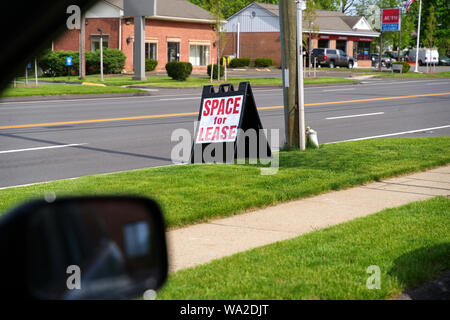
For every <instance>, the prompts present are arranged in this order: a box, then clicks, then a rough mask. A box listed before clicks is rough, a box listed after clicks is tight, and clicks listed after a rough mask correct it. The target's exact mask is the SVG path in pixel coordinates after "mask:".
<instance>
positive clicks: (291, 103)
mask: <svg viewBox="0 0 450 320" xmlns="http://www.w3.org/2000/svg"><path fill="white" fill-rule="evenodd" d="M278 5H279V11H280V31H281V64H282V66H281V67H282V74H283V102H284V128H285V137H286V144H287V147H288V148H293V147H298V146H299V108H298V96H297V95H298V92H297V81H298V79H297V76H296V75H297V26H296V11H297V10H296V3H295V0H280V1H279V4H278ZM300 63H301V60H300Z"/></svg>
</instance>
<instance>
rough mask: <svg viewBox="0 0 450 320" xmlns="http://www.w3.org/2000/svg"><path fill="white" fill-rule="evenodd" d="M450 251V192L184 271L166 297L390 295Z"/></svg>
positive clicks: (437, 265)
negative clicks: (374, 281) (375, 277)
mask: <svg viewBox="0 0 450 320" xmlns="http://www.w3.org/2000/svg"><path fill="white" fill-rule="evenodd" d="M449 253H450V199H448V198H445V197H437V198H434V199H431V200H427V201H423V202H415V203H411V204H408V205H405V206H402V207H398V208H393V209H388V210H383V211H381V212H379V213H377V214H374V215H370V216H367V217H364V218H359V219H356V220H353V221H350V222H347V223H343V224H340V225H337V226H334V227H330V228H327V229H323V230H319V231H314V232H311V233H309V234H306V235H303V236H300V237H297V238H294V239H292V240H286V241H282V242H278V243H275V244H271V245H268V246H264V247H261V248H257V249H253V250H251V251H246V252H242V253H239V254H235V255H233V256H230V257H227V258H223V259H220V260H215V261H213V262H211V263H208V264H205V265H201V266H198V267H194V268H190V269H186V270H181V271H178V272H176V273H174V274H172V275H170V276H169V281H168V283H167V284H166V285H165V287H164V288H163V289H162V291H161V292H159V293H158V298H159V299H188V300H191V299H386V298H391V297H393V296H396V295H398V294H400V293H401V292H403V291H404V290H405V289H407V288H411V287H415V286H417V285H420V284H422V283H424V282H426V281H428V280H431V279H433V278H434V277H437V276H438V275H439V273H440V272H441V271H443V270H448V269H449V268H450V254H449ZM372 265H376V266H378V267H379V268H380V275H381V276H380V280H381V281H380V289H379V290H378V289H372V290H369V289H368V288H367V285H366V282H367V279H368V278H369V277H370V276H371V274H369V273H367V268H368V267H369V266H372Z"/></svg>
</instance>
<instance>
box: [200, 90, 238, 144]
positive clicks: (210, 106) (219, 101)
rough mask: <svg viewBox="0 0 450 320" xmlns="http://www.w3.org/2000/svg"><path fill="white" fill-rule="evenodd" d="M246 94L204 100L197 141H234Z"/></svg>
mask: <svg viewBox="0 0 450 320" xmlns="http://www.w3.org/2000/svg"><path fill="white" fill-rule="evenodd" d="M243 100H244V96H242V95H240V96H230V97H221V98H208V99H204V100H203V107H202V114H201V118H200V124H199V128H198V133H197V138H196V143H218V142H234V141H235V140H236V135H237V128H238V126H239V120H240V118H241V111H242V102H243Z"/></svg>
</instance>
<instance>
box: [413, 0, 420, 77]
mask: <svg viewBox="0 0 450 320" xmlns="http://www.w3.org/2000/svg"><path fill="white" fill-rule="evenodd" d="M421 14H422V0H420V3H419V22H418V24H417V46H416V66H415V68H414V72H419V39H420V16H421Z"/></svg>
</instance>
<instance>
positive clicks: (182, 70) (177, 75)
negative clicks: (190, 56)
mask: <svg viewBox="0 0 450 320" xmlns="http://www.w3.org/2000/svg"><path fill="white" fill-rule="evenodd" d="M166 71H167V74H168V76H169V77H171V78H172V79H174V80H179V81H185V80H186V79H187V78H189V76H190V75H191V73H192V64H190V63H189V62H179V61H174V62H169V63H167V64H166Z"/></svg>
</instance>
